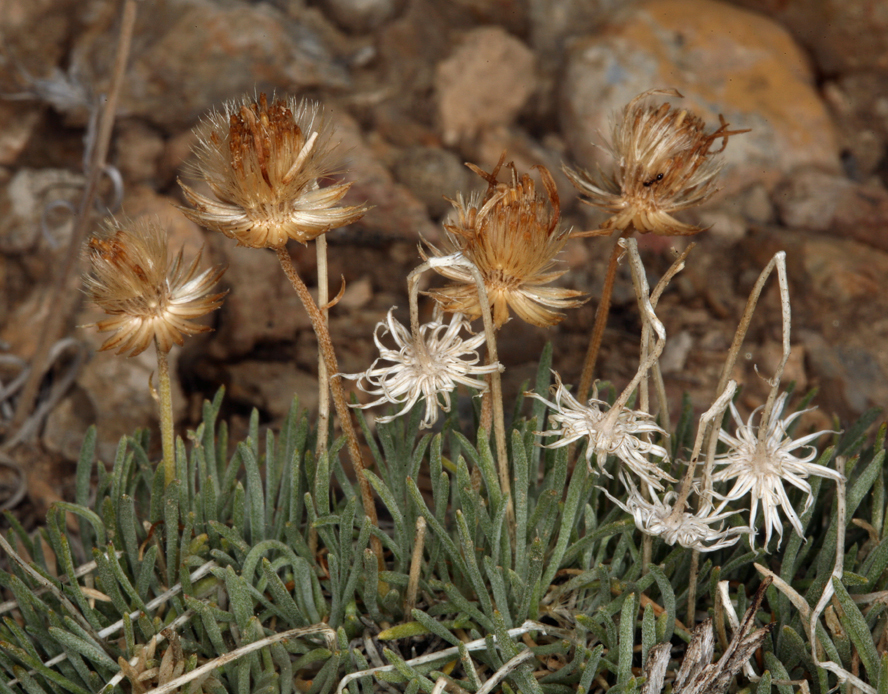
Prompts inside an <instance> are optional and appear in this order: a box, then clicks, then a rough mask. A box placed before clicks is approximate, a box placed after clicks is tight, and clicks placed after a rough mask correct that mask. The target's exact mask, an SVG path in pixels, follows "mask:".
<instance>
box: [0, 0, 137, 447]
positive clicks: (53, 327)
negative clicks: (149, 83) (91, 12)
mask: <svg viewBox="0 0 888 694" xmlns="http://www.w3.org/2000/svg"><path fill="white" fill-rule="evenodd" d="M135 23H136V0H126V1H125V2H124V5H123V12H122V16H121V20H120V36H119V37H118V41H117V54H116V55H115V58H114V72H113V73H112V76H111V83H110V85H109V87H108V96H107V99H106V101H105V108H104V109H103V111H102V115H101V118H100V120H99V125H98V128H97V130H98V132H97V133H96V138H95V144H94V148H93V150H92V156H91V157H90V160H89V166H88V168H87V171H86V174H87V181H86V187H85V188H84V189H83V196H82V197H81V198H80V204H79V206H78V208H77V218H76V220H75V222H74V231H73V232H72V233H71V240H70V241H69V243H68V250H67V251H66V252H65V254H64V255H63V257H62V258H61V259H60V267H59V268H58V270H57V271H56V272H55V273H54V277H55V283H54V285H53V287H52V294H51V295H50V297H49V300H48V302H47V305H48V306H50V307H51V310H50V311H49V315H48V316H47V318H46V321H45V322H44V323H43V329H42V330H41V331H40V338H39V340H38V342H37V349H36V351H35V352H34V356H33V358H32V359H31V372H30V373H29V374H28V379H27V380H26V381H25V385H24V387H23V388H22V393H21V396H20V397H19V401H18V405H17V407H16V410H15V415H14V417H13V420H12V424H11V427H10V428H11V430H15V429H18V428H19V427H20V426H21V425H22V424H23V423H24V421H25V419H26V418H27V417H28V415H30V414H31V411H32V410H33V409H34V401H35V400H36V399H37V392H38V390H39V388H40V382H41V381H42V380H43V375H44V373H45V372H46V367H47V357H48V356H49V350H50V347H51V346H52V344H53V343H54V342H55V341H56V340H57V339H58V336H59V333H61V331H62V324H63V323H64V321H65V320H67V318H68V317H69V316H70V315H71V314H72V313H73V311H74V303H75V302H76V301H78V300H79V299H80V292H71V291H70V290H69V289H68V279H69V278H70V276H71V273H72V272H73V271H74V268H75V266H76V265H77V263H78V262H79V260H80V257H81V255H80V247H81V246H82V245H83V240H84V239H85V238H86V232H87V230H88V229H89V225H90V221H91V219H92V215H91V211H92V208H93V202H94V200H95V198H96V193H97V191H98V186H99V179H100V178H101V176H102V172H103V171H104V170H105V162H106V160H107V158H108V148H109V145H110V142H111V131H112V129H113V128H114V115H115V112H116V110H117V97H118V95H119V94H120V87H121V85H122V84H123V77H124V73H125V71H126V61H127V58H128V56H129V52H130V45H131V43H132V37H133V27H134V26H135Z"/></svg>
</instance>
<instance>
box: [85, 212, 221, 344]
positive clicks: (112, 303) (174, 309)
mask: <svg viewBox="0 0 888 694" xmlns="http://www.w3.org/2000/svg"><path fill="white" fill-rule="evenodd" d="M167 243H168V239H167V234H166V231H165V230H164V229H163V227H161V225H160V223H159V222H156V221H148V220H145V219H139V220H136V221H120V222H118V221H114V222H112V223H111V224H110V225H109V226H108V227H107V229H106V232H105V233H104V234H99V235H96V236H93V237H92V238H91V239H90V240H89V242H88V244H87V256H88V258H89V261H90V274H89V275H87V277H86V278H85V279H84V282H85V285H86V292H87V294H88V296H89V298H90V300H91V301H92V302H93V303H95V304H96V305H97V306H98V307H99V308H101V309H102V310H103V311H104V312H105V313H107V314H109V315H111V316H112V318H109V319H106V320H103V321H99V322H98V323H95V324H94V326H93V327H96V328H97V329H98V330H99V331H101V332H105V331H109V330H112V331H114V334H113V335H112V336H111V337H110V338H108V339H107V340H106V341H105V343H104V344H103V345H102V347H101V349H103V350H107V349H116V350H117V353H118V354H126V355H127V356H130V357H134V356H136V355H137V354H140V353H141V352H143V351H144V350H145V349H147V348H148V346H149V345H150V344H151V341H152V340H154V341H156V343H157V348H158V349H159V350H161V351H162V352H169V351H170V349H172V347H173V345H174V344H177V345H181V344H182V343H183V341H184V336H185V335H196V334H198V333H203V332H207V331H209V330H210V328H209V327H207V326H205V325H200V324H198V323H195V322H194V319H195V318H200V317H201V316H204V315H206V314H207V313H209V312H210V311H213V310H215V309H217V308H219V307H220V306H221V305H222V297H224V296H225V294H227V292H221V293H219V294H209V291H210V289H211V288H212V286H213V285H214V284H216V282H218V281H219V279H220V278H221V277H222V274H223V273H224V272H225V268H224V267H221V266H216V267H213V268H210V269H207V270H204V271H203V272H198V270H199V266H200V253H198V255H197V257H196V258H195V259H194V260H193V261H192V262H191V265H189V266H188V267H187V268H186V267H185V266H184V264H183V261H182V252H181V251H180V252H179V254H178V255H177V256H176V257H175V259H174V260H173V261H172V263H170V259H169V254H168V248H167Z"/></svg>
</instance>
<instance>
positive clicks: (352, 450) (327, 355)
mask: <svg viewBox="0 0 888 694" xmlns="http://www.w3.org/2000/svg"><path fill="white" fill-rule="evenodd" d="M274 251H275V253H277V257H278V261H280V264H281V268H282V269H283V271H284V274H285V275H286V276H287V279H289V280H290V284H292V285H293V289H295V290H296V294H297V295H298V296H299V300H300V301H301V302H302V305H303V306H304V307H305V311H306V312H307V313H308V317H309V319H310V320H311V326H312V328H314V331H315V335H317V338H318V350H319V352H320V353H321V355H322V356H323V358H324V363H325V364H326V366H327V373H328V374H329V378H330V391H331V392H332V393H333V407H334V408H335V409H336V414H337V415H338V416H339V421H340V424H341V425H342V432H343V433H344V434H345V439H346V442H347V448H348V455H349V457H350V458H351V462H352V466H353V467H354V470H355V475H356V477H357V478H358V486H359V487H360V488H361V502H362V503H363V505H364V514H365V515H366V516H367V517H368V518H369V519H370V522H371V523H373V525H375V526H377V527H378V526H379V521H378V520H377V517H376V505H375V504H374V502H373V492H372V491H371V489H370V483H369V482H368V481H367V477H366V476H365V475H364V461H363V458H362V457H361V449H360V447H359V445H358V437H357V435H356V434H355V428H354V426H353V425H352V421H351V413H350V411H349V409H348V404H347V403H346V401H345V392H344V391H343V390H342V381H341V377H340V376H339V364H338V363H337V362H336V353H335V352H334V351H333V340H332V339H331V338H330V331H329V330H328V329H327V322H326V321H325V320H324V314H323V313H322V312H321V310H320V309H319V308H318V305H317V304H316V303H315V300H314V299H313V298H312V296H311V294H310V293H309V291H308V287H306V286H305V282H303V281H302V278H301V277H299V273H298V272H296V267H295V266H294V265H293V259H292V258H291V257H290V253H289V251H287V248H286V246H278V247H277V248H275V249H274ZM370 544H371V545H372V546H373V553H374V554H375V555H376V560H377V562H378V563H379V566H380V568H381V569H382V568H384V564H383V558H382V542H380V540H379V538H378V537H376V535H371V536H370Z"/></svg>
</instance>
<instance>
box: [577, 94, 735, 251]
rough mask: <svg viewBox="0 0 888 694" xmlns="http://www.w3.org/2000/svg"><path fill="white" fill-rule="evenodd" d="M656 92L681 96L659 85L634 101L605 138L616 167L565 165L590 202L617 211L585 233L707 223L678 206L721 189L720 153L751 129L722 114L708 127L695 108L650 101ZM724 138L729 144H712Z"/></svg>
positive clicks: (674, 230)
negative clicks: (595, 171)
mask: <svg viewBox="0 0 888 694" xmlns="http://www.w3.org/2000/svg"><path fill="white" fill-rule="evenodd" d="M654 94H664V95H668V96H678V97H680V96H681V94H679V93H678V92H677V91H675V90H674V89H668V90H659V89H654V90H650V91H647V92H644V93H643V94H639V95H638V96H637V97H635V98H634V99H633V100H632V101H630V102H629V104H628V105H627V106H626V108H625V109H623V115H622V118H620V119H617V120H615V122H614V124H613V131H612V134H611V142H610V143H607V144H606V146H605V149H606V150H607V151H608V153H609V154H610V155H611V156H612V157H613V159H614V162H615V167H616V168H615V170H614V172H613V174H611V175H609V176H608V175H606V174H604V173H603V172H602V171H600V170H599V176H598V177H597V179H596V178H595V177H593V176H592V175H591V174H590V173H589V172H588V171H584V170H579V171H574V170H573V169H570V168H569V167H567V166H565V167H564V172H565V173H566V174H567V175H568V177H569V178H570V179H571V181H572V182H573V184H574V186H576V188H577V189H578V190H579V191H580V192H581V193H583V194H585V195H587V196H588V198H589V199H588V200H585V201H584V202H587V203H588V204H590V205H594V206H595V207H600V208H602V209H604V210H607V211H608V212H610V213H611V217H610V218H609V219H608V220H607V221H606V222H604V224H602V225H601V229H600V230H596V231H593V232H587V233H586V234H585V235H597V234H599V233H610V232H611V231H613V230H615V229H616V230H620V231H625V230H627V229H630V228H632V229H634V230H635V231H637V232H639V233H642V234H645V233H648V232H654V233H655V234H663V235H667V236H675V235H682V236H686V235H690V234H696V233H698V232H700V231H702V228H701V227H695V226H692V225H690V224H684V223H682V222H679V221H678V220H677V219H675V218H674V217H673V216H672V214H673V213H675V212H678V211H680V210H684V209H687V208H688V207H694V206H696V205H699V204H701V203H703V202H705V201H706V200H708V199H709V198H710V197H711V196H712V195H713V194H714V193H715V192H716V191H717V190H718V188H717V187H716V178H717V177H718V174H719V172H720V171H721V169H722V166H723V164H724V162H723V160H722V158H721V157H719V156H718V155H719V154H720V153H721V152H722V151H723V150H724V148H725V146H726V145H727V141H728V138H729V137H730V136H731V135H738V134H740V133H745V132H748V131H747V130H728V124H727V123H725V121H724V119H723V118H722V117H721V116H719V119H720V121H721V125H720V126H719V127H718V128H717V129H716V130H715V131H713V132H711V133H707V132H706V124H705V123H704V122H703V120H702V119H701V118H699V117H698V116H695V115H694V114H693V113H690V112H689V111H687V110H685V109H680V110H679V109H674V108H672V107H671V106H670V105H669V104H665V103H664V104H660V105H657V106H654V105H651V104H649V103H647V99H648V97H650V96H652V95H654ZM717 140H721V141H722V147H721V149H719V150H717V151H713V150H712V145H713V143H715V142H716V141H717ZM577 235H580V234H577Z"/></svg>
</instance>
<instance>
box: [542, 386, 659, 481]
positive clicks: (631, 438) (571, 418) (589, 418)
mask: <svg viewBox="0 0 888 694" xmlns="http://www.w3.org/2000/svg"><path fill="white" fill-rule="evenodd" d="M553 373H555V372H553ZM555 383H556V385H555V386H553V389H554V392H555V402H550V401H549V400H546V399H545V398H544V397H542V396H541V395H538V394H537V393H531V392H528V393H525V395H527V396H529V397H532V398H536V399H537V400H540V401H542V402H544V403H546V404H547V405H548V406H549V407H550V408H552V409H553V410H554V411H555V413H554V414H550V415H549V420H550V421H551V422H554V423H555V424H557V425H559V426H560V428H558V429H552V430H550V431H538V432H535V433H536V434H537V435H539V436H559V439H558V440H557V441H555V442H554V443H550V444H548V445H545V446H544V448H561V447H562V446H569V445H571V444H572V443H574V442H575V441H578V440H580V439H582V438H586V439H588V444H587V446H586V464H587V465H589V469H590V470H591V469H592V456H593V455H595V456H596V459H597V462H598V467H599V469H600V470H601V472H602V473H603V474H605V475H607V472H606V471H605V469H604V463H605V461H606V460H607V456H608V455H613V456H616V458H617V459H618V460H619V461H620V462H621V463H622V464H623V465H625V466H626V467H627V468H629V469H630V470H631V471H632V472H634V473H635V474H636V475H638V476H639V477H640V478H641V479H643V480H644V481H645V482H646V483H647V484H649V485H650V486H651V487H653V488H654V489H659V490H661V491H662V490H663V485H662V483H661V480H668V481H670V482H675V481H676V480H675V479H673V478H672V477H670V476H669V474H668V473H667V472H666V471H665V470H663V469H662V468H660V467H659V466H658V465H656V464H654V463H652V462H650V460H649V459H648V456H654V457H657V458H662V459H664V460H666V459H667V458H668V457H669V454H668V453H667V452H666V449H665V448H663V446H660V445H657V444H655V443H651V442H650V441H648V440H646V438H641V436H642V435H645V434H661V435H663V436H666V435H667V434H666V432H665V431H664V430H663V429H661V428H660V427H659V426H657V424H656V423H655V422H654V419H653V417H651V415H649V414H648V413H646V412H639V411H637V410H630V409H629V408H627V407H621V408H619V409H618V410H614V409H612V408H611V409H608V408H609V406H608V404H607V403H606V402H604V401H603V400H598V399H596V398H594V397H593V398H590V399H589V401H588V403H587V404H586V405H583V404H581V403H580V402H579V401H578V400H577V399H576V398H575V397H574V396H573V395H571V394H570V391H568V390H567V388H565V387H564V383H562V382H561V377H560V376H559V375H558V374H557V373H555Z"/></svg>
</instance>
